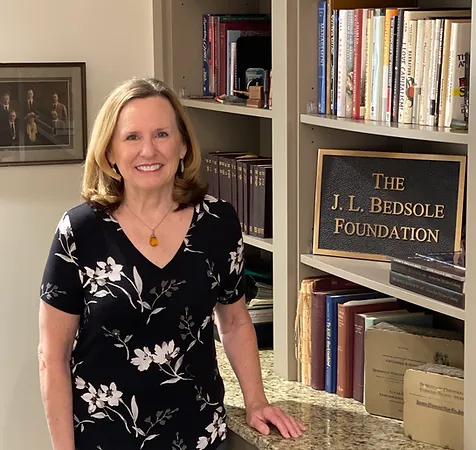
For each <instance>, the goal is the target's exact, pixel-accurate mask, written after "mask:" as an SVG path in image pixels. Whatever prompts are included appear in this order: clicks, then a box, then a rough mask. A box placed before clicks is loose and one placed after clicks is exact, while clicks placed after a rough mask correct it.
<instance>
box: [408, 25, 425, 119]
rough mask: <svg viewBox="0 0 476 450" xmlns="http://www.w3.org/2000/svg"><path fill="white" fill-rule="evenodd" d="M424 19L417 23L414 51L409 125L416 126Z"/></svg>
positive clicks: (421, 76) (421, 77) (421, 73)
mask: <svg viewBox="0 0 476 450" xmlns="http://www.w3.org/2000/svg"><path fill="white" fill-rule="evenodd" d="M425 23H426V21H425V19H420V20H418V21H417V25H416V27H417V36H416V49H415V64H414V65H415V77H414V78H415V82H414V85H413V107H412V117H411V123H413V124H418V121H419V117H420V98H421V85H422V83H423V47H424V45H425V26H426V25H425Z"/></svg>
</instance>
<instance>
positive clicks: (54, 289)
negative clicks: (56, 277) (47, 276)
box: [40, 283, 66, 300]
mask: <svg viewBox="0 0 476 450" xmlns="http://www.w3.org/2000/svg"><path fill="white" fill-rule="evenodd" d="M60 294H61V295H65V294H66V291H60V290H59V288H58V286H56V285H52V284H51V283H46V286H45V285H44V284H42V285H41V287H40V298H42V299H47V300H51V299H52V298H57V297H59V296H60Z"/></svg>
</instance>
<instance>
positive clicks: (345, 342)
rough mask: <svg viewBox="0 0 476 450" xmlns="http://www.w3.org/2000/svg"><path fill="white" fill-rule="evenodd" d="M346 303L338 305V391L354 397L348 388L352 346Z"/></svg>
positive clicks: (342, 395) (345, 395)
mask: <svg viewBox="0 0 476 450" xmlns="http://www.w3.org/2000/svg"><path fill="white" fill-rule="evenodd" d="M348 312H349V311H348V310H347V309H346V308H345V307H344V304H338V305H337V386H336V393H337V395H339V396H340V397H344V398H348V397H352V391H351V390H349V389H347V385H348V379H349V376H350V375H351V372H350V367H349V360H348V358H347V352H348V351H349V348H350V336H348V334H349V332H350V331H352V332H353V330H350V329H349V319H350V318H349V314H348Z"/></svg>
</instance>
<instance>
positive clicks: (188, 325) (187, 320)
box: [179, 307, 208, 352]
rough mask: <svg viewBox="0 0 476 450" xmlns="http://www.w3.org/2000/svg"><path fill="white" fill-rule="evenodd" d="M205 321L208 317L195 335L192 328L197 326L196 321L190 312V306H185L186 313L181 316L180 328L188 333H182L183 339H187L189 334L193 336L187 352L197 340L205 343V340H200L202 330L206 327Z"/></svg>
mask: <svg viewBox="0 0 476 450" xmlns="http://www.w3.org/2000/svg"><path fill="white" fill-rule="evenodd" d="M205 321H207V318H205V320H204V321H203V323H202V326H201V327H199V328H198V330H197V334H196V335H195V334H194V333H193V331H192V328H193V327H194V326H195V322H194V321H193V317H192V316H191V315H189V314H188V307H185V314H184V315H182V316H180V323H179V329H180V330H184V331H186V333H182V334H181V336H182V339H183V340H185V339H187V337H188V336H190V337H191V338H192V342H191V343H190V344H189V346H188V348H187V352H188V351H189V350H190V349H191V348H192V347H193V346H194V345H195V344H196V343H197V342H200V344H203V342H202V341H201V340H200V333H201V330H202V329H204V328H205V326H206V323H205ZM207 323H208V322H207Z"/></svg>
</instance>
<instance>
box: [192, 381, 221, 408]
mask: <svg viewBox="0 0 476 450" xmlns="http://www.w3.org/2000/svg"><path fill="white" fill-rule="evenodd" d="M195 390H196V391H197V395H196V397H195V398H196V399H197V402H200V403H202V404H201V405H200V411H203V410H204V409H205V408H206V407H207V406H217V405H218V402H213V403H212V401H211V399H210V394H206V395H205V396H204V395H203V392H202V388H201V387H198V386H195Z"/></svg>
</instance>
